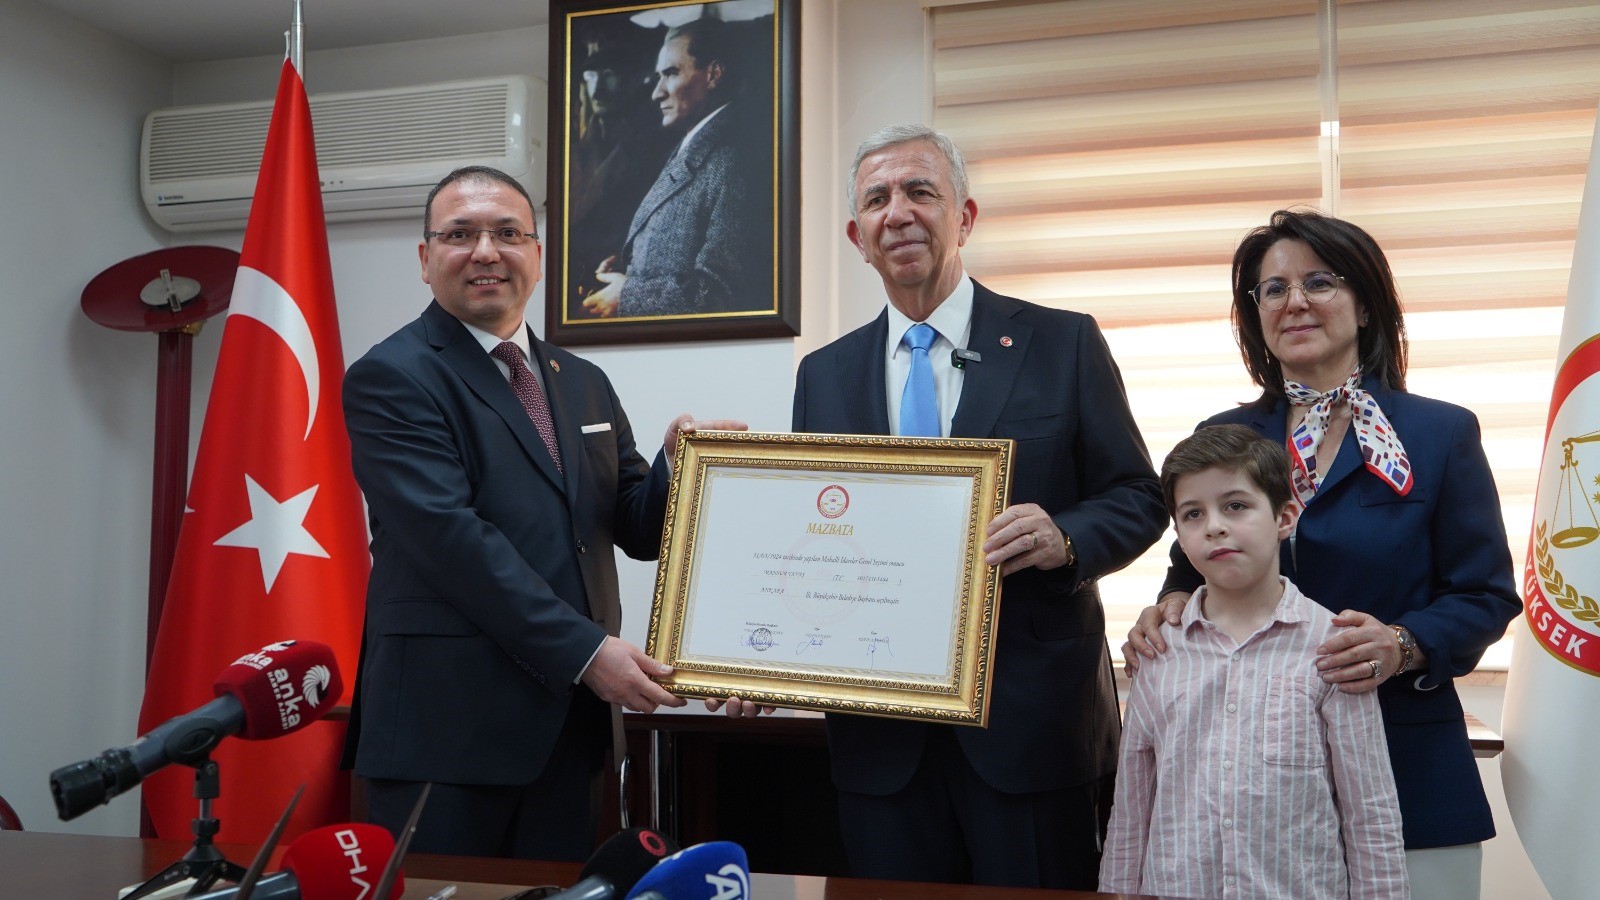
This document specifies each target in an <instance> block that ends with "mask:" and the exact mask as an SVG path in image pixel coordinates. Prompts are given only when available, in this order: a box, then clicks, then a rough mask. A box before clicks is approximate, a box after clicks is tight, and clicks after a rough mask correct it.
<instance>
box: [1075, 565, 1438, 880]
mask: <svg viewBox="0 0 1600 900" xmlns="http://www.w3.org/2000/svg"><path fill="white" fill-rule="evenodd" d="M1281 580H1282V582H1283V585H1284V591H1283V599H1282V600H1281V601H1279V603H1278V608H1277V610H1276V611H1275V612H1274V613H1273V615H1272V618H1271V619H1269V620H1268V621H1267V623H1266V624H1265V625H1263V626H1262V627H1261V628H1260V629H1259V630H1257V631H1256V632H1255V633H1254V634H1252V635H1251V636H1250V637H1249V638H1248V639H1246V640H1245V641H1244V642H1243V643H1238V642H1236V641H1235V640H1234V639H1233V638H1232V637H1229V636H1228V635H1227V634H1226V633H1224V632H1223V631H1222V630H1221V629H1219V628H1217V627H1216V626H1215V625H1213V624H1212V623H1211V622H1209V621H1207V620H1206V618H1205V616H1204V615H1202V612H1201V606H1202V602H1201V601H1202V600H1203V597H1204V595H1205V590H1206V589H1205V588H1204V587H1202V588H1200V590H1198V591H1196V592H1195V594H1194V596H1193V597H1192V598H1190V601H1189V603H1188V604H1187V605H1186V606H1185V607H1184V611H1183V620H1182V623H1181V624H1179V625H1178V626H1176V627H1174V626H1172V625H1166V624H1163V625H1162V626H1161V630H1162V637H1163V638H1164V639H1165V640H1166V642H1167V652H1166V653H1163V654H1160V655H1158V656H1157V657H1156V658H1155V659H1151V660H1143V661H1142V662H1141V665H1140V666H1139V673H1138V677H1137V678H1135V679H1134V680H1133V689H1132V691H1131V692H1130V694H1129V697H1128V706H1127V713H1126V721H1125V722H1124V723H1123V729H1122V753H1121V756H1122V759H1121V762H1120V764H1119V766H1118V769H1117V790H1116V801H1115V806H1113V807H1112V810H1111V829H1110V834H1109V835H1108V837H1107V839H1106V847H1105V856H1104V859H1103V861H1102V863H1101V866H1100V890H1102V891H1110V892H1120V893H1130V894H1159V895H1161V896H1164V897H1205V898H1213V897H1214V898H1236V897H1238V898H1245V897H1285V898H1294V900H1320V898H1330V900H1331V898H1346V897H1351V898H1367V897H1373V898H1376V897H1382V898H1407V897H1410V896H1411V891H1410V888H1409V886H1408V884H1407V881H1406V866H1405V851H1404V849H1403V847H1402V843H1401V838H1400V807H1399V802H1398V800H1397V799H1396V797H1395V790H1394V776H1393V774H1392V773H1391V772H1390V769H1389V753H1388V744H1387V743H1386V741H1385V740H1384V736H1383V723H1382V719H1381V718H1380V716H1379V713H1378V695H1377V694H1375V693H1372V692H1368V693H1364V694H1346V693H1342V692H1340V691H1337V690H1335V689H1334V688H1333V686H1332V685H1329V684H1326V683H1324V682H1323V681H1322V679H1321V678H1320V677H1318V675H1317V671H1316V667H1315V660H1316V648H1317V646H1318V645H1319V644H1321V643H1322V642H1323V641H1324V640H1326V639H1327V638H1328V637H1330V636H1332V635H1333V634H1335V633H1337V632H1338V631H1341V630H1342V629H1340V628H1337V627H1335V626H1334V625H1333V624H1332V618H1333V615H1332V613H1330V612H1329V611H1328V610H1326V609H1324V608H1322V607H1321V606H1318V605H1317V604H1316V603H1313V602H1312V601H1311V600H1310V599H1309V598H1307V597H1306V596H1305V595H1303V594H1301V593H1300V591H1299V589H1298V588H1296V587H1295V586H1294V584H1292V583H1291V582H1290V581H1289V580H1288V579H1287V578H1283V579H1281Z"/></svg>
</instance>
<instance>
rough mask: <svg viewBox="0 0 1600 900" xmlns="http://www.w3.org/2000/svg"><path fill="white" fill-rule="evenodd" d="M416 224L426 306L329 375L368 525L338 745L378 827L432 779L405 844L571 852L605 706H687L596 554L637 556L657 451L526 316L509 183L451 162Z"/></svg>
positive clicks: (527, 284) (644, 548) (536, 854)
mask: <svg viewBox="0 0 1600 900" xmlns="http://www.w3.org/2000/svg"><path fill="white" fill-rule="evenodd" d="M424 227H425V229H426V230H425V231H424V233H423V241H422V244H421V245H420V246H419V248H418V254H419V256H420V257H421V261H422V278H423V280H424V281H425V282H427V283H428V284H429V285H430V286H432V288H433V293H434V300H435V302H433V303H432V304H430V305H429V306H428V308H427V309H426V310H424V311H423V313H422V315H421V317H419V318H418V319H417V320H416V321H414V322H412V323H411V324H409V325H407V326H406V327H404V328H402V329H400V330H399V331H398V332H396V333H395V334H393V335H392V336H390V337H388V338H386V339H385V340H383V341H382V342H381V343H379V344H378V345H377V346H376V347H373V348H372V350H371V351H369V352H368V353H367V354H366V355H365V356H363V357H362V358H361V359H360V360H358V361H357V362H356V363H355V364H354V365H353V366H351V367H350V370H349V372H348V373H347V374H346V376H345V385H344V407H345V418H346V420H347V423H348V427H349V430H350V442H351V451H352V456H353V460H354V466H355V474H356V480H357V481H358V482H359V483H360V485H361V489H362V491H363V492H364V493H365V495H366V498H367V504H368V507H369V510H370V513H371V526H372V578H371V583H370V586H369V588H368V593H367V617H366V631H365V636H364V639H363V647H362V663H361V668H360V672H359V674H358V676H357V680H356V697H355V703H354V706H353V709H352V712H351V724H350V734H349V738H348V743H347V747H346V756H347V759H351V758H353V763H354V766H355V770H356V772H357V773H358V774H360V775H362V776H364V777H365V778H366V779H367V803H368V810H369V815H370V817H371V819H372V820H373V821H374V822H377V823H379V824H382V825H385V826H387V827H389V828H390V829H391V830H394V831H398V830H399V829H400V827H401V826H402V824H403V823H404V822H405V820H406V817H407V815H408V814H409V812H410V808H411V805H412V803H413V802H414V801H415V798H416V796H417V794H418V793H419V792H420V791H421V789H422V785H423V784H424V783H426V782H433V783H434V789H433V792H432V794H431V795H430V799H429V801H428V804H427V808H426V810H425V811H424V813H423V816H422V819H421V822H420V824H419V826H418V829H417V833H416V838H415V841H414V843H413V845H412V846H413V848H414V849H417V850H422V851H426V852H432V853H455V854H464V855H473V856H517V857H525V858H535V859H568V860H581V859H584V858H585V857H587V856H588V854H589V852H590V850H591V849H592V847H593V838H594V834H595V810H596V805H595V803H594V796H595V791H594V788H595V787H596V785H597V783H598V781H597V779H598V775H599V771H600V768H601V763H602V760H603V758H604V754H605V748H606V746H607V745H608V738H610V741H615V739H616V735H617V733H618V732H619V729H618V718H617V715H616V712H617V711H616V706H626V707H627V708H629V709H633V710H638V711H642V712H649V711H652V710H654V709H655V708H656V707H657V706H658V705H666V706H681V705H683V701H681V700H679V699H677V698H675V697H673V696H672V695H670V694H668V693H667V692H666V691H665V690H663V689H662V688H661V687H660V686H658V685H657V684H655V683H654V682H653V681H651V680H650V676H652V675H659V674H663V672H664V671H666V667H664V666H661V665H659V664H657V663H656V662H654V661H653V660H651V659H650V658H649V657H647V656H645V655H644V653H643V652H642V651H640V650H639V649H638V648H637V647H634V646H633V645H631V644H629V643H627V642H625V641H623V640H621V639H619V638H618V637H617V634H618V629H619V627H620V624H621V608H620V603H619V598H618V595H617V571H616V563H615V560H614V557H613V555H612V548H613V546H616V547H620V548H621V549H622V550H623V552H625V553H627V554H628V555H629V556H632V557H634V558H636V559H654V558H655V556H656V553H657V552H658V548H659V546H660V540H661V524H662V518H663V515H664V511H665V500H666V491H667V487H668V484H667V481H668V477H669V472H668V464H667V459H666V456H665V452H666V451H665V448H664V449H663V454H662V455H658V456H657V457H656V460H655V464H654V465H650V464H647V463H646V462H645V461H644V459H643V458H642V457H640V455H639V453H638V452H637V450H635V448H634V442H633V432H632V430H631V429H630V428H629V425H628V418H627V416H626V415H625V414H624V413H623V411H622V405H621V403H619V402H618V400H617V396H616V393H615V392H614V391H613V390H612V389H611V384H610V382H609V381H608V380H607V378H606V376H605V374H604V373H603V372H601V371H600V370H599V369H598V368H596V367H595V366H594V365H593V364H591V363H588V362H586V361H584V360H582V359H580V358H578V357H576V356H573V355H572V354H570V353H567V352H565V351H563V350H560V349H559V348H556V347H553V346H551V345H549V344H546V343H545V342H543V341H541V340H539V339H537V338H535V337H534V336H533V335H532V333H531V331H530V330H529V329H528V327H527V326H526V324H525V323H524V321H523V311H524V309H525V307H526V306H527V302H528V296H529V294H530V293H531V292H532V290H533V287H534V284H535V283H536V282H537V280H538V277H539V260H540V249H539V241H538V236H537V235H536V234H535V233H534V219H533V206H532V203H531V202H530V200H529V198H528V195H527V192H526V191H525V190H524V189H523V188H522V186H521V185H519V184H518V183H517V182H516V181H515V180H514V179H512V178H511V177H510V176H508V175H506V174H505V173H503V172H500V171H498V170H495V169H489V168H484V167H469V168H465V169H458V170H456V171H455V172H452V173H451V174H450V175H448V176H446V178H445V179H444V181H442V182H440V184H439V185H438V186H437V187H436V188H434V192H433V194H432V195H430V196H429V198H428V206H427V211H426V212H425V214H424ZM716 424H717V425H718V427H741V426H739V424H738V423H730V422H720V423H716ZM692 428H693V424H692V420H691V419H689V418H688V417H686V416H680V417H678V418H677V419H676V420H675V421H674V422H673V425H672V426H671V427H670V428H669V429H668V430H667V434H666V447H672V446H674V445H675V444H676V443H677V434H678V431H679V430H680V429H692Z"/></svg>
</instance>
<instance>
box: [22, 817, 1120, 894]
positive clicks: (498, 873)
mask: <svg viewBox="0 0 1600 900" xmlns="http://www.w3.org/2000/svg"><path fill="white" fill-rule="evenodd" d="M187 849H188V845H187V844H184V843H182V842H179V841H162V840H153V839H142V838H132V837H87V836H83V835H70V834H50V833H46V832H34V831H0V896H5V897H17V898H27V900H53V898H70V900H113V898H115V897H116V896H117V890H118V889H119V888H122V887H125V886H127V885H131V884H138V883H140V882H142V881H143V880H144V879H146V878H149V877H150V876H151V875H154V874H155V873H157V872H159V871H161V870H162V869H163V868H165V867H166V866H167V864H168V863H171V862H172V861H173V860H176V859H177V858H179V857H180V856H182V855H183V853H184V851H185V850H187ZM222 851H223V853H224V854H226V855H227V857H228V858H229V859H231V860H233V861H235V862H237V863H239V864H241V865H244V864H247V863H248V862H249V861H250V857H251V856H252V855H253V854H254V851H253V848H249V847H240V846H237V845H231V846H223V847H222ZM581 868H582V867H581V866H578V865H577V864H575V863H541V862H524V861H521V860H507V859H474V858H470V857H460V856H430V855H423V854H411V855H410V856H407V857H406V861H405V866H404V871H405V873H406V893H405V897H406V900H423V898H426V897H427V896H429V895H430V894H432V893H433V892H434V891H437V890H438V889H440V888H442V887H444V886H445V885H446V884H455V885H456V886H457V887H458V893H457V894H456V897H457V900H501V898H504V897H506V896H508V895H510V894H514V893H516V892H518V891H521V890H524V889H526V888H529V887H533V886H535V885H541V884H558V885H562V886H571V885H572V884H573V883H574V882H576V881H577V880H578V872H579V870H580V869H581ZM750 892H751V894H752V895H753V896H755V897H757V898H760V900H896V898H907V900H910V898H916V900H990V898H993V900H1052V898H1054V900H1092V898H1102V900H1103V898H1107V897H1118V896H1121V897H1125V898H1128V900H1132V895H1118V894H1096V893H1092V892H1087V891H1040V890H1023V889H1018V888H991V887H971V886H967V885H941V884H917V883H913V882H899V881H862V880H856V879H849V878H817V877H812V876H804V875H802V876H794V875H755V876H753V877H752V878H751V885H750Z"/></svg>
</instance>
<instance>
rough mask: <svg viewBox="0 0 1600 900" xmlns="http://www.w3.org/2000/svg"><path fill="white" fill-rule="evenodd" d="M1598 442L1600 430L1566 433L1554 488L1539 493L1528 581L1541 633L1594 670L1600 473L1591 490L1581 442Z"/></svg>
mask: <svg viewBox="0 0 1600 900" xmlns="http://www.w3.org/2000/svg"><path fill="white" fill-rule="evenodd" d="M1597 442H1600V431H1592V432H1589V433H1588V434H1580V435H1577V436H1575V437H1565V438H1562V439H1561V444H1560V446H1561V466H1560V469H1559V474H1558V477H1557V479H1556V484H1555V487H1554V490H1553V491H1552V492H1551V493H1550V494H1548V495H1544V496H1540V497H1539V504H1538V513H1537V514H1536V516H1535V522H1534V534H1533V554H1532V558H1531V559H1530V560H1529V565H1528V570H1527V574H1526V578H1525V583H1524V591H1525V593H1526V595H1527V600H1526V604H1525V614H1526V615H1527V618H1528V622H1529V624H1530V625H1531V626H1532V630H1533V633H1534V635H1535V637H1537V639H1538V640H1539V642H1540V643H1541V644H1543V645H1544V647H1545V649H1547V650H1549V651H1550V652H1551V653H1553V654H1554V655H1555V656H1556V657H1558V658H1559V659H1561V660H1562V661H1564V662H1566V663H1567V664H1568V665H1571V666H1574V667H1576V668H1579V669H1583V670H1586V671H1588V672H1591V673H1594V674H1600V603H1596V602H1595V599H1594V598H1593V597H1591V596H1589V595H1588V594H1587V593H1585V591H1588V590H1595V587H1594V586H1592V585H1593V582H1595V581H1597V580H1600V556H1595V555H1594V554H1595V551H1596V550H1597V549H1600V548H1591V547H1590V546H1589V545H1590V544H1593V543H1594V542H1595V539H1596V538H1600V513H1597V511H1596V504H1600V475H1597V476H1595V477H1594V478H1593V480H1592V484H1593V487H1594V491H1593V493H1591V492H1590V486H1591V483H1590V481H1589V480H1587V479H1586V477H1585V476H1584V474H1583V471H1582V468H1581V466H1580V463H1581V459H1580V458H1579V455H1578V452H1577V448H1578V446H1579V445H1581V444H1590V443H1597ZM1546 452H1547V453H1548V452H1549V451H1546ZM1542 493H1543V492H1542V491H1541V494H1542ZM1580 504H1581V506H1580ZM1546 509H1548V510H1549V518H1548V519H1546V518H1545V517H1544V512H1545V510H1546ZM1562 564H1566V566H1567V568H1566V571H1563V570H1562V568H1561V565H1562ZM1574 579H1576V580H1574Z"/></svg>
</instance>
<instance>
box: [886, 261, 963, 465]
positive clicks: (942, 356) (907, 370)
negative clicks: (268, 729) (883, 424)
mask: <svg viewBox="0 0 1600 900" xmlns="http://www.w3.org/2000/svg"><path fill="white" fill-rule="evenodd" d="M924 321H926V322H927V324H928V325H930V326H932V328H933V330H934V331H937V332H938V333H939V336H938V337H937V338H935V339H934V342H933V346H931V347H929V348H928V362H929V363H931V364H932V365H933V389H934V392H935V393H936V394H937V395H938V399H939V436H940V437H949V436H950V420H951V419H953V418H955V415H956V404H958V403H960V402H961V384H962V381H963V379H964V377H965V376H964V373H963V372H962V371H961V370H960V369H958V368H956V367H955V366H954V365H951V362H950V354H951V353H952V352H954V351H955V350H956V349H957V348H965V347H966V346H967V338H968V337H970V336H971V335H972V279H971V278H968V277H967V273H966V272H962V273H961V280H960V281H959V282H957V283H956V289H955V290H954V291H952V292H951V293H950V296H948V297H946V298H944V301H943V302H942V303H940V304H939V305H938V307H936V308H935V309H934V311H933V312H932V313H931V314H930V315H929V316H928V318H927V319H926V320H924ZM916 324H917V323H916V322H913V321H911V319H910V318H909V317H907V316H906V314H905V313H903V312H901V311H900V310H898V309H896V308H895V305H894V304H893V303H891V304H889V335H888V338H887V340H886V344H887V346H886V347H885V348H884V352H885V353H886V354H887V357H886V358H887V360H888V365H887V366H886V367H885V369H884V378H883V387H884V393H885V394H886V395H887V399H888V401H889V433H890V434H893V435H898V434H900V396H901V394H903V393H905V389H906V377H907V376H909V375H910V374H911V350H910V348H908V347H906V346H905V345H904V344H902V343H900V341H901V339H902V338H904V337H905V334H906V330H907V329H909V328H910V327H911V326H913V325H916Z"/></svg>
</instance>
